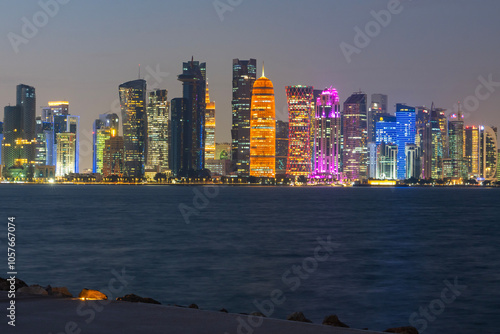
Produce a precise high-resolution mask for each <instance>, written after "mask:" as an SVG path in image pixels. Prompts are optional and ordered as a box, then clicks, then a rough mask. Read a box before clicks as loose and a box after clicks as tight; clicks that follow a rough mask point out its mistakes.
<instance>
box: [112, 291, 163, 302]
mask: <svg viewBox="0 0 500 334" xmlns="http://www.w3.org/2000/svg"><path fill="white" fill-rule="evenodd" d="M116 300H118V301H122V302H130V303H146V304H158V305H161V303H160V302H159V301H156V300H154V299H153V298H143V297H139V296H137V295H134V294H133V293H132V294H129V295H125V296H123V297H118V298H116Z"/></svg>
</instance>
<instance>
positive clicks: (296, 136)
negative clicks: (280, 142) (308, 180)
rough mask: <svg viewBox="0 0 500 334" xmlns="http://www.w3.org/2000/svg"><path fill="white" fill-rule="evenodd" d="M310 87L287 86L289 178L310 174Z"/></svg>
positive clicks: (311, 88)
mask: <svg viewBox="0 0 500 334" xmlns="http://www.w3.org/2000/svg"><path fill="white" fill-rule="evenodd" d="M313 90H314V89H313V87H312V86H287V87H286V97H287V102H288V122H289V134H288V162H287V167H286V175H287V176H289V177H298V176H301V175H302V176H309V174H311V118H310V116H311V113H312V108H313V106H314V104H313Z"/></svg>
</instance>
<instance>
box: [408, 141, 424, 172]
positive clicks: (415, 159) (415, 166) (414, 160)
mask: <svg viewBox="0 0 500 334" xmlns="http://www.w3.org/2000/svg"><path fill="white" fill-rule="evenodd" d="M405 155H406V174H405V178H406V179H411V178H416V179H419V178H420V172H421V167H420V155H421V154H420V147H418V146H417V145H416V144H406V146H405Z"/></svg>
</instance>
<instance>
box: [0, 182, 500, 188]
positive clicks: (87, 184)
mask: <svg viewBox="0 0 500 334" xmlns="http://www.w3.org/2000/svg"><path fill="white" fill-rule="evenodd" d="M1 185H20V186H23V185H39V186H177V187H178V186H181V187H182V186H184V187H196V186H199V187H201V186H204V187H206V186H209V187H215V186H217V187H271V188H275V187H278V188H282V187H290V188H325V187H331V188H466V189H471V188H473V189H485V188H500V186H498V185H485V186H483V185H437V184H436V185H404V184H401V185H390V186H389V185H368V184H366V185H365V184H362V185H353V186H351V185H350V186H332V185H329V184H318V185H301V186H291V185H287V184H281V185H280V184H278V185H275V184H272V185H271V184H249V183H234V184H231V183H99V182H54V183H48V182H47V183H41V182H2V183H0V186H1Z"/></svg>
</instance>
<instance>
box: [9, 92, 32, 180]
mask: <svg viewBox="0 0 500 334" xmlns="http://www.w3.org/2000/svg"><path fill="white" fill-rule="evenodd" d="M35 107H36V95H35V88H33V87H31V86H27V85H18V86H17V87H16V106H12V107H11V106H9V107H5V109H4V141H3V149H2V151H3V155H4V158H3V159H2V164H3V166H4V168H3V169H2V173H3V174H4V176H6V177H7V178H10V179H30V178H31V177H32V176H33V173H34V167H35V164H36V115H35Z"/></svg>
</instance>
